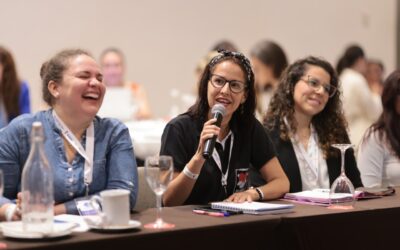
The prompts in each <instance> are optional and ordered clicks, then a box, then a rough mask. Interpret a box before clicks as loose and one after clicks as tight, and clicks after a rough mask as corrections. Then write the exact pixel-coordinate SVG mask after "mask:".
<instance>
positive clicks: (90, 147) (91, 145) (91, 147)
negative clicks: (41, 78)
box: [52, 109, 94, 195]
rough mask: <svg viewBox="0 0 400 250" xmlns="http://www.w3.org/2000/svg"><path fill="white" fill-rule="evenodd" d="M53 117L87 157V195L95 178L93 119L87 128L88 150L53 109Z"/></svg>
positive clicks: (79, 150) (74, 144) (85, 176)
mask: <svg viewBox="0 0 400 250" xmlns="http://www.w3.org/2000/svg"><path fill="white" fill-rule="evenodd" d="M52 114H53V117H54V122H55V123H56V126H57V127H58V128H59V129H60V130H61V132H62V134H63V136H64V138H65V139H66V140H67V141H68V142H69V143H70V144H71V145H72V147H74V149H75V150H76V151H77V152H78V153H79V154H80V155H81V156H82V157H83V158H85V169H84V182H85V186H86V195H88V194H89V185H90V183H92V179H93V153H94V125H93V121H92V122H91V123H90V125H89V128H88V129H86V150H85V149H84V148H83V146H82V144H81V143H80V142H79V140H78V139H77V138H76V137H75V135H74V134H73V133H72V132H71V130H70V129H69V128H68V127H67V125H65V123H64V122H63V121H62V120H61V119H60V117H59V116H58V115H57V113H56V112H55V111H54V109H53V112H52Z"/></svg>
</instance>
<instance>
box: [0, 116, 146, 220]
mask: <svg viewBox="0 0 400 250" xmlns="http://www.w3.org/2000/svg"><path fill="white" fill-rule="evenodd" d="M51 112H52V110H51V109H50V110H47V111H40V112H38V113H36V114H26V115H22V116H19V117H18V118H16V119H14V120H13V121H12V122H11V123H10V124H9V125H8V126H7V127H5V128H3V129H1V130H0V169H2V170H3V173H4V180H5V186H4V196H3V197H0V206H2V205H4V204H5V203H10V202H12V200H13V199H16V196H17V193H18V192H19V191H20V188H21V174H22V169H23V166H24V164H25V161H26V160H27V158H28V155H29V151H30V132H31V128H32V123H33V122H34V121H40V122H42V125H43V130H44V136H45V141H44V149H45V152H46V155H47V159H48V161H49V164H50V165H51V166H52V167H53V174H54V200H55V203H56V204H60V203H65V206H66V209H67V213H69V214H77V213H78V210H77V208H76V204H75V201H74V199H75V198H79V197H84V196H85V192H86V188H85V184H84V178H83V177H84V165H85V159H84V158H83V157H82V156H81V155H80V154H79V153H77V154H76V155H75V158H74V159H73V161H72V162H71V164H69V163H68V162H67V158H66V154H65V148H64V144H63V139H62V134H61V131H60V130H59V129H58V128H57V127H56V125H55V123H54V118H53V116H52V113H51ZM94 129H95V142H94V143H95V144H94V159H93V162H94V164H93V181H92V183H91V184H90V185H89V194H90V195H93V194H96V193H99V192H100V191H102V190H106V189H116V188H121V189H127V190H130V191H131V193H130V207H131V209H133V207H134V206H135V203H136V197H137V192H138V180H137V168H136V161H135V156H134V151H133V146H132V142H131V138H130V135H129V131H128V129H127V128H126V126H125V125H124V124H122V123H121V122H119V121H118V120H115V119H109V118H99V117H97V116H96V118H95V119H94ZM85 134H86V133H84V135H83V136H82V140H81V143H82V145H83V146H84V147H85V142H86V138H85Z"/></svg>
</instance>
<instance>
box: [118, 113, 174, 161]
mask: <svg viewBox="0 0 400 250" xmlns="http://www.w3.org/2000/svg"><path fill="white" fill-rule="evenodd" d="M166 124H167V122H166V121H164V120H145V121H129V122H125V125H126V126H127V127H128V129H129V133H130V135H131V139H132V143H133V149H134V150H135V156H136V158H140V159H143V160H144V159H145V158H146V157H147V156H151V155H156V154H158V153H159V152H160V147H161V135H162V133H163V131H164V127H165V125H166Z"/></svg>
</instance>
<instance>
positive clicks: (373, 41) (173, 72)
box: [0, 0, 397, 117]
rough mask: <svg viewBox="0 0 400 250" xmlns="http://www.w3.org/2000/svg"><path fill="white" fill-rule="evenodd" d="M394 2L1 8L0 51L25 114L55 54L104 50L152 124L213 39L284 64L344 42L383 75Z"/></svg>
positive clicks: (43, 2)
mask: <svg viewBox="0 0 400 250" xmlns="http://www.w3.org/2000/svg"><path fill="white" fill-rule="evenodd" d="M396 4H397V2H396V0H385V1H377V0H351V1H349V0H335V1H327V0H323V1H319V0H302V1H297V0H293V1H291V0H282V1H274V0H252V1H243V0H219V1H216V0H201V1H185V0H167V1H164V0H135V1H132V0H113V1H112V0H85V1H82V0H68V1H62V0H58V1H54V0H35V1H24V0H0V9H1V14H0V30H1V32H0V44H2V45H4V46H6V47H8V48H9V49H10V50H12V52H13V53H14V56H15V59H16V61H17V65H18V69H19V73H20V76H21V78H23V79H26V80H27V81H29V83H30V86H31V97H32V106H33V110H34V111H37V110H39V109H40V108H42V107H43V102H42V100H41V89H40V78H39V69H40V66H41V64H42V63H43V62H44V61H45V60H46V59H47V58H49V57H50V56H51V55H53V54H54V53H55V52H57V51H59V50H60V49H62V48H67V47H82V48H85V49H88V50H90V51H91V52H92V53H93V54H94V55H95V56H96V57H98V55H99V54H100V52H101V51H102V50H103V49H104V48H105V47H108V46H116V47H119V48H121V49H122V50H123V51H124V52H125V53H126V57H127V64H128V68H127V74H126V77H127V79H131V80H134V81H137V82H140V83H142V84H144V85H145V86H146V89H147V90H148V92H149V98H150V102H151V108H152V109H153V110H154V113H155V115H156V116H157V117H164V116H166V115H167V114H168V112H169V110H170V106H171V104H172V102H173V99H172V98H171V96H170V89H171V88H176V89H177V90H179V91H181V92H191V91H192V89H193V85H194V84H195V75H194V68H195V65H196V63H197V61H198V60H199V59H200V58H201V57H202V56H203V55H205V54H206V53H207V51H208V50H209V49H210V47H211V46H212V45H213V44H214V43H215V42H217V41H218V40H220V39H224V38H226V39H230V40H232V41H233V42H234V43H235V44H237V46H238V47H239V48H240V50H242V51H243V52H245V53H248V51H249V50H250V48H251V46H253V45H254V44H255V43H256V42H257V41H259V40H260V39H273V40H275V41H277V42H278V43H280V44H281V45H282V46H283V47H284V49H285V50H286V52H287V55H288V57H289V60H290V61H291V62H293V60H295V59H297V58H299V57H303V56H306V55H310V54H313V55H320V56H323V57H324V58H326V59H327V60H329V61H330V62H332V63H335V64H336V61H337V59H338V57H339V55H340V53H342V51H343V50H344V47H345V46H346V45H348V44H349V43H352V42H356V43H359V44H360V45H361V46H363V47H364V48H365V50H366V53H367V55H368V56H371V57H376V58H379V59H381V60H382V61H383V62H384V64H385V66H386V68H387V71H386V72H390V71H392V70H393V69H394V68H395V63H396Z"/></svg>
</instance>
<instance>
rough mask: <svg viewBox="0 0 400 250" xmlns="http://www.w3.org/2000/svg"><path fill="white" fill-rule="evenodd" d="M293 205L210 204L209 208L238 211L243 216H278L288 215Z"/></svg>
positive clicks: (254, 203)
mask: <svg viewBox="0 0 400 250" xmlns="http://www.w3.org/2000/svg"><path fill="white" fill-rule="evenodd" d="M293 207H294V205H293V204H277V203H266V202H256V201H253V202H244V203H234V202H225V201H222V202H212V203H211V208H213V209H220V210H228V211H239V212H243V213H244V214H278V213H288V212H291V211H292V208H293Z"/></svg>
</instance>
